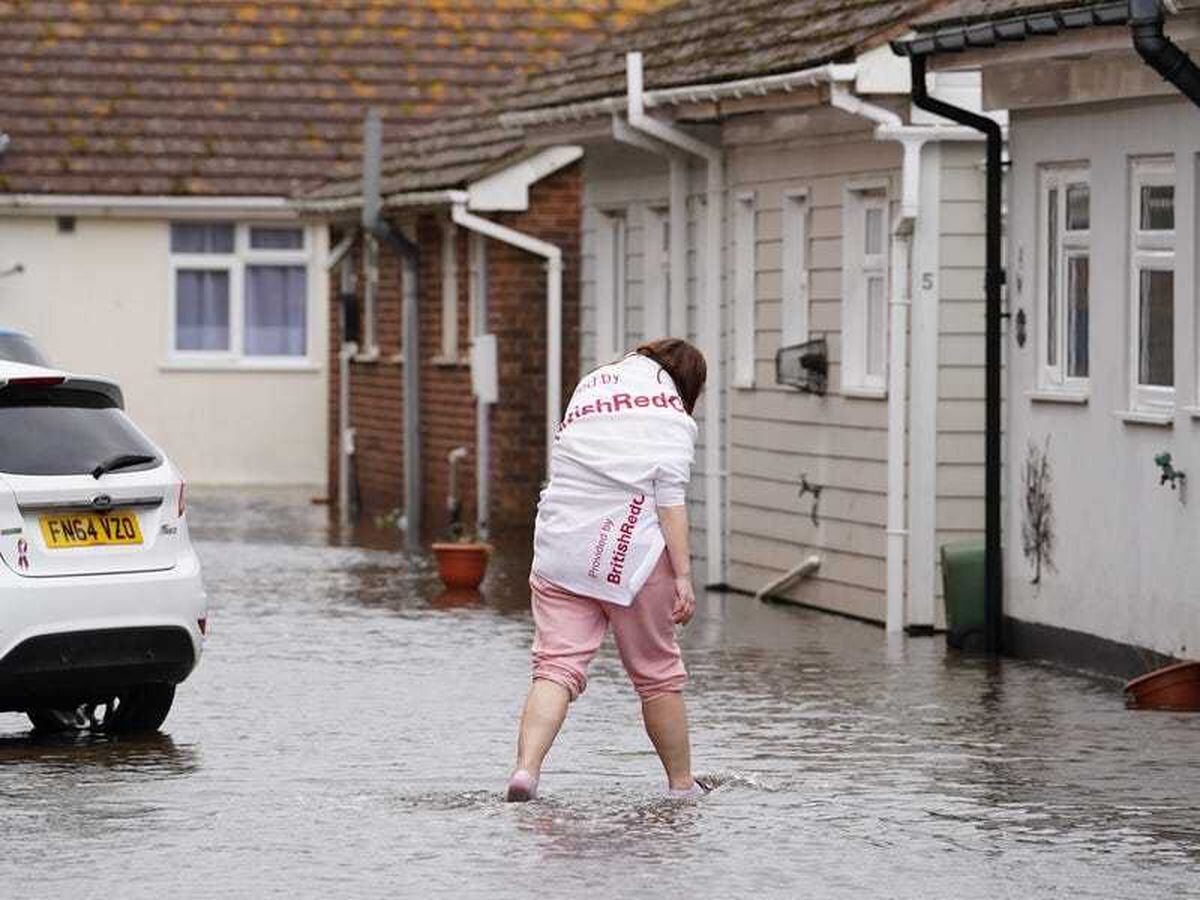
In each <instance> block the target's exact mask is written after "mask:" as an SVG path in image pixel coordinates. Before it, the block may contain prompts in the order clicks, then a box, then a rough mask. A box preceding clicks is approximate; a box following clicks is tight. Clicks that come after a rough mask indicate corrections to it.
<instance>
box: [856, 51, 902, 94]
mask: <svg viewBox="0 0 1200 900" xmlns="http://www.w3.org/2000/svg"><path fill="white" fill-rule="evenodd" d="M855 63H856V67H855V68H856V71H855V76H854V93H856V94H908V93H911V91H912V66H910V65H909V62H908V58H907V57H904V56H897V55H896V54H895V53H893V52H892V48H891V47H889V46H888V45H887V44H884V45H882V46H880V47H875V48H874V49H872V50H868V51H867V52H866V53H864V54H862V55H861V56H859V57H858V59H856V60H855Z"/></svg>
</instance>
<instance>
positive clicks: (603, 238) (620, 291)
mask: <svg viewBox="0 0 1200 900" xmlns="http://www.w3.org/2000/svg"><path fill="white" fill-rule="evenodd" d="M598 218H599V221H598V229H599V231H598V234H597V248H596V249H597V253H596V362H597V363H599V364H600V365H603V364H605V363H608V362H611V361H612V360H613V359H615V358H616V355H617V354H618V353H620V352H621V351H622V350H624V349H625V311H626V307H627V305H628V292H629V274H628V273H629V240H628V236H629V230H628V228H627V223H626V220H625V213H624V211H618V210H612V211H605V212H602V213H601V214H600V216H599V217H598Z"/></svg>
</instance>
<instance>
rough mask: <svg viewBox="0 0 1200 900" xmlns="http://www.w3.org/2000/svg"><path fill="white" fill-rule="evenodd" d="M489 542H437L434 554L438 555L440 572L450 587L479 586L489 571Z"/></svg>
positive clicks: (443, 581)
mask: <svg viewBox="0 0 1200 900" xmlns="http://www.w3.org/2000/svg"><path fill="white" fill-rule="evenodd" d="M490 552H491V547H489V546H488V545H487V544H457V543H450V542H444V543H436V544H434V545H433V555H434V556H436V557H437V564H438V574H439V575H441V576H442V583H443V584H444V585H446V587H448V588H472V589H474V588H477V587H479V583H480V582H481V581H483V575H484V573H485V572H486V571H487V561H488V554H489V553H490Z"/></svg>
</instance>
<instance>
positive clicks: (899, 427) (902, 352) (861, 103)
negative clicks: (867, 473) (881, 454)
mask: <svg viewBox="0 0 1200 900" xmlns="http://www.w3.org/2000/svg"><path fill="white" fill-rule="evenodd" d="M829 103H830V105H831V106H833V107H834V108H836V109H841V110H843V111H845V112H848V113H850V114H851V115H855V116H859V117H861V118H864V119H867V120H869V121H871V122H875V123H876V128H875V139H876V140H880V141H887V140H890V141H898V142H899V143H900V145H901V148H902V151H903V157H902V163H901V200H900V215H899V217H898V218H897V220H896V222H895V224H894V225H893V227H892V246H891V255H892V271H891V281H892V290H891V297H890V299H889V302H888V306H889V328H890V344H889V352H888V397H887V402H888V410H887V415H888V437H887V447H888V451H887V473H888V474H887V619H886V624H887V630H888V631H889V632H892V633H897V632H900V631H903V630H904V628H905V627H906V626H907V625H910V624H914V625H920V626H931V625H932V624H933V622H932V611H931V610H927V609H924V606H925V604H922V612H923V614H924V615H926V616H929V617H930V621H927V622H909V621H908V620H907V617H906V612H905V557H906V553H907V550H908V540H909V530H908V527H907V526H908V519H909V511H908V508H907V492H906V484H905V477H906V468H907V450H908V445H907V434H906V425H907V419H908V413H909V410H908V408H907V407H908V404H911V407H912V412H911V417H912V420H913V465H914V468H915V467H916V466H917V465H922V466H925V467H928V466H929V465H932V467H933V472H934V477H936V465H937V463H936V446H934V442H936V437H937V435H936V418H935V416H936V410H937V383H936V366H937V314H938V310H937V296H936V294H935V295H934V297H933V300H932V303H931V304H926V305H927V306H928V305H932V309H922V310H921V322H920V323H919V324H920V326H921V327H920V329H919V330H920V336H921V337H923V338H928V337H929V336H930V335H932V347H930V346H929V342H928V340H924V339H923V340H922V341H921V345H922V346H921V351H922V352H921V354H920V355H919V356H918V357H917V359H918V360H919V363H920V365H921V366H922V368H923V369H926V368H927V367H930V366H932V367H933V371H934V373H935V375H934V379H933V387H932V390H930V389H929V388H928V379H926V378H922V379H921V385H918V384H917V383H916V380H917V379H916V374H915V373H914V384H913V390H912V392H911V393H912V397H911V400H909V401H906V395H907V394H908V390H907V387H908V367H909V361H908V320H909V310H910V308H911V306H912V301H911V290H912V288H911V281H912V277H911V271H910V269H911V268H915V269H916V270H917V271H919V272H923V273H928V272H931V271H933V272H935V271H936V265H930V264H929V263H930V261H929V260H925V259H922V260H919V261H917V262H916V264H915V265H913V263H912V261H911V254H912V246H913V235H914V232H915V231H916V225H917V220H918V216H921V217H922V218H930V217H931V215H932V214H933V213H934V212H935V211H931V210H929V209H925V208H923V204H922V196H923V195H922V190H921V169H922V161H921V150H922V148H923V147H924V145H925V143H926V142H927V141H936V140H975V141H978V140H982V135H980V133H979V132H977V131H975V130H973V129H968V128H961V127H957V126H954V127H947V126H943V125H934V126H919V125H905V124H904V122H903V120H902V119H901V118H900V116H899V115H897V114H896V113H895V112H893V111H892V110H890V109H886V108H884V107H882V106H878V105H876V104H874V103H870V102H868V101H866V100H863V99H862V98H861V97H858V96H855V95H854V94H852V93H851V92H850V91H849V90H848V89H847V88H846V87H844V86H843V85H840V84H831V85H830V87H829ZM934 203H936V199H935V200H934ZM935 240H936V238H935ZM927 243H928V241H924V242H922V249H923V250H924V245H925V244H927ZM935 278H936V274H935ZM930 319H931V320H932V321H931V322H930V321H928V320H930ZM913 331H914V333H913V343H914V346H915V345H916V344H917V341H918V337H919V336H918V333H917V332H918V329H917V328H914V329H913ZM922 374H924V373H922ZM918 388H922V389H918ZM918 421H920V422H922V423H925V422H928V421H932V422H933V423H934V425H933V429H932V440H930V439H929V438H927V437H926V438H925V439H924V440H922V441H918V440H917V434H918V428H917V423H918ZM928 433H929V429H928V428H924V429H922V430H921V435H922V437H925V436H926V435H927V434H928ZM928 489H929V490H933V489H934V488H933V485H928ZM931 527H934V524H933V523H932V522H930V523H922V528H923V529H927V528H931ZM914 606H915V603H914ZM909 612H912V610H910V611H909Z"/></svg>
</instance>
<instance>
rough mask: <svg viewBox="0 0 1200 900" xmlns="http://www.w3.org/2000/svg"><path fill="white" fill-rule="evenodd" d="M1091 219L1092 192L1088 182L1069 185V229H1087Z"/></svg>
mask: <svg viewBox="0 0 1200 900" xmlns="http://www.w3.org/2000/svg"><path fill="white" fill-rule="evenodd" d="M1090 219H1091V192H1090V191H1089V190H1088V186H1087V185H1086V184H1070V185H1067V231H1087V230H1088V227H1089V225H1090V224H1091V222H1090Z"/></svg>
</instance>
